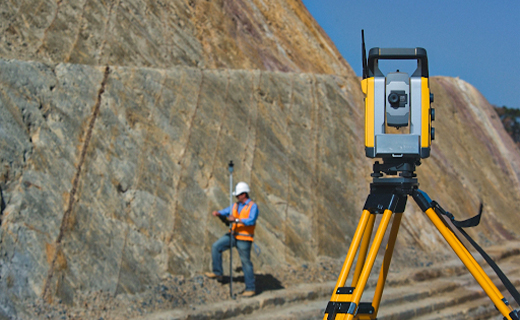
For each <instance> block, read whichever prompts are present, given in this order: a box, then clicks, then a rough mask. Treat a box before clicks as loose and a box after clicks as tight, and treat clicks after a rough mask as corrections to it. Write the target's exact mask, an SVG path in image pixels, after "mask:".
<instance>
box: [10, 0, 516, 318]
mask: <svg viewBox="0 0 520 320" xmlns="http://www.w3.org/2000/svg"><path fill="white" fill-rule="evenodd" d="M153 3H154V2H144V1H135V2H124V3H123V2H101V1H94V0H89V1H84V2H81V3H77V2H72V1H70V2H69V1H66V0H63V1H58V2H53V1H41V2H38V5H36V4H35V3H33V2H31V1H26V2H16V1H4V2H2V3H1V4H0V14H1V15H2V17H3V18H2V19H1V20H0V23H1V25H0V27H1V30H5V32H3V33H2V34H1V35H0V37H1V41H0V57H1V58H2V59H0V148H1V149H0V150H1V153H0V190H1V193H0V195H1V200H2V201H0V204H1V211H2V215H1V227H0V241H1V243H0V317H1V315H2V314H8V315H10V316H18V317H21V318H24V317H28V318H30V316H29V315H27V314H25V313H24V310H26V305H27V304H28V303H31V302H32V301H35V300H37V299H39V298H45V299H46V301H53V302H56V301H59V300H61V301H62V302H63V303H65V304H68V305H74V304H75V303H76V302H77V296H78V295H81V294H88V293H89V292H93V291H100V290H102V291H103V292H108V293H109V294H110V295H112V296H117V295H119V294H121V293H128V294H133V293H136V292H141V291H143V290H147V288H148V287H149V286H154V285H158V284H160V283H161V282H162V281H164V279H165V278H167V277H168V276H170V275H184V276H187V277H189V276H193V275H195V274H198V273H200V272H202V271H205V270H208V268H209V264H210V254H209V253H210V247H211V244H212V242H213V241H215V240H216V239H217V238H218V237H219V236H221V235H222V234H223V233H224V232H225V231H226V228H225V227H224V226H223V225H222V224H221V223H220V222H219V221H218V220H217V219H214V218H213V217H212V216H211V215H210V214H209V212H211V211H212V210H215V209H219V208H221V207H223V206H226V205H227V204H228V201H229V198H228V188H229V185H228V184H229V182H228V172H227V163H228V161H229V160H231V159H233V160H234V161H235V163H236V172H235V175H234V176H235V181H239V180H244V181H247V182H248V183H250V184H251V186H252V195H253V197H254V200H255V201H256V202H257V203H258V204H259V206H260V218H259V223H258V227H257V233H256V239H257V240H256V242H257V244H258V245H259V247H260V248H261V250H262V253H261V254H260V255H259V256H256V255H253V262H254V264H255V268H256V270H257V271H262V270H264V269H268V268H275V267H280V268H283V266H286V265H298V264H301V263H313V262H314V261H316V260H317V258H318V257H320V256H329V257H333V258H341V257H342V256H344V255H345V253H346V251H347V248H348V245H349V243H350V239H351V237H352V234H353V232H354V230H355V228H356V224H357V219H358V218H359V216H360V213H361V209H362V206H363V204H364V201H365V198H366V195H367V193H368V184H369V181H370V180H369V173H370V169H371V168H370V167H371V161H370V160H368V159H366V158H365V157H364V150H363V141H362V139H363V114H364V110H363V100H362V99H363V95H362V93H361V90H360V86H359V79H358V78H357V77H355V75H354V74H353V72H352V71H351V69H350V67H349V66H348V64H346V62H345V61H344V60H343V59H342V58H341V57H340V56H339V54H338V53H337V50H336V49H335V48H334V46H333V44H332V43H331V42H330V40H329V39H328V37H327V36H326V35H325V34H324V33H323V32H322V31H321V29H320V28H319V26H317V24H316V23H315V22H314V20H312V18H311V17H310V15H309V14H308V12H307V11H306V10H305V8H304V7H303V5H302V4H301V3H300V2H299V1H274V0H271V1H266V0H264V1H260V0H250V1H245V0H244V1H220V2H219V1H208V2H206V1H186V2H184V1H171V2H165V3H164V4H163V7H159V5H157V6H154V5H153ZM13 58H16V60H14V59H13ZM23 60H36V61H23ZM150 66H151V67H153V68H150ZM280 71H284V72H280ZM286 71H290V72H286ZM431 88H432V92H433V93H434V94H435V103H434V107H435V108H436V111H437V121H435V123H434V126H435V127H436V129H437V140H435V141H434V143H433V150H432V157H431V158H430V159H426V160H424V161H423V165H422V166H421V167H419V169H418V175H419V181H420V183H421V188H422V189H423V190H425V191H426V192H428V193H429V194H430V196H431V197H432V198H433V199H434V200H438V201H439V202H440V203H441V204H442V205H443V206H444V207H445V208H446V209H447V210H449V211H451V212H453V213H454V214H455V215H456V217H457V218H459V219H462V218H467V217H469V216H471V215H473V214H475V213H476V211H477V209H478V206H479V203H480V201H483V202H484V204H485V212H484V216H483V220H482V222H481V225H480V226H479V227H478V228H475V229H473V230H470V231H469V232H470V234H471V235H472V236H474V237H475V238H476V239H478V241H479V242H480V243H481V244H483V245H490V244H500V243H503V242H505V241H509V240H513V239H518V233H517V232H516V230H518V229H519V227H520V221H519V220H518V218H517V217H518V215H517V214H516V213H514V211H513V210H511V208H515V207H517V206H518V205H519V204H520V183H519V179H520V169H519V168H520V154H519V152H518V149H517V148H516V146H515V145H514V143H513V142H512V141H511V139H510V138H509V137H508V136H507V133H506V132H505V131H504V129H503V128H502V125H501V123H500V119H499V118H498V117H497V116H496V113H495V112H494V110H493V108H492V106H490V105H489V103H488V102H487V101H486V100H485V99H484V98H483V97H482V96H481V95H480V93H478V92H477V91H476V90H475V89H474V88H473V87H472V86H471V85H469V84H467V83H465V82H464V81H462V80H459V79H451V78H444V77H434V78H432V81H431ZM419 216H421V217H419ZM449 257H451V253H450V251H449V249H448V248H447V246H446V244H445V243H444V241H443V240H442V239H441V238H440V236H439V235H438V233H437V231H436V230H435V229H434V228H433V227H432V226H431V224H430V223H429V222H428V221H426V219H425V218H424V217H423V214H422V212H420V210H419V209H418V208H417V206H415V204H413V202H410V204H409V205H408V206H407V210H406V213H405V215H404V217H403V223H402V228H401V232H400V235H399V237H398V243H397V248H396V254H395V258H394V260H393V266H392V268H400V267H401V266H404V265H406V266H414V265H418V266H420V265H423V264H426V263H429V262H431V261H441V260H444V259H447V258H449ZM235 262H236V263H237V264H236V266H238V265H239V263H238V261H235ZM226 272H227V271H226Z"/></svg>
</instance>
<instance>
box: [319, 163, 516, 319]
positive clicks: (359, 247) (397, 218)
mask: <svg viewBox="0 0 520 320" xmlns="http://www.w3.org/2000/svg"><path fill="white" fill-rule="evenodd" d="M418 164H419V162H418V160H417V161H411V162H407V163H401V162H399V161H395V160H394V159H386V161H385V163H383V164H380V163H379V162H376V163H375V164H374V173H373V174H372V177H373V178H374V179H373V182H372V183H371V184H370V194H369V195H368V197H367V200H366V203H365V206H364V208H363V213H362V215H361V219H360V221H359V224H358V226H357V229H356V232H355V233H354V237H353V238H352V243H351V245H350V248H349V250H348V253H347V257H346V259H345V262H344V264H343V267H342V269H341V273H340V275H339V278H338V281H337V283H336V286H335V288H334V293H333V294H332V297H331V299H330V302H329V303H328V305H327V308H326V310H325V316H324V318H323V319H324V320H339V319H341V320H343V319H345V320H352V319H360V320H361V319H377V313H378V310H379V305H380V302H381V297H382V295H383V289H384V285H385V281H386V277H387V275H388V270H389V267H390V261H391V260H392V253H393V251H394V245H395V242H396V239H397V233H398V231H399V226H400V223H401V217H402V214H403V212H404V209H405V206H406V201H407V198H408V196H409V195H410V196H412V198H413V199H414V200H415V202H416V203H417V205H418V206H419V207H420V208H421V210H422V211H424V212H425V213H426V215H427V216H428V218H429V219H430V220H431V221H432V222H433V224H434V225H435V227H436V228H437V230H439V232H440V233H441V234H442V236H443V237H444V239H446V241H447V242H448V244H449V245H450V247H451V248H452V249H453V250H454V251H455V253H456V254H457V256H458V257H459V258H460V260H461V261H462V262H463V263H464V265H465V266H466V267H467V268H468V270H469V272H470V273H471V274H472V275H473V277H474V278H475V279H476V280H477V282H478V283H479V284H480V286H481V287H482V289H484V291H485V292H486V294H487V295H488V296H489V298H490V299H491V300H492V301H493V303H494V304H495V306H496V308H497V309H498V310H499V311H500V312H501V313H502V315H504V319H508V320H518V319H520V318H519V313H518V311H515V310H513V309H512V308H511V306H510V305H509V303H508V302H507V300H506V299H505V298H504V296H503V295H502V294H501V293H500V291H499V290H498V289H497V287H496V286H495V285H494V284H493V282H492V281H491V279H490V278H489V277H488V276H487V274H486V273H485V272H484V270H483V269H482V267H481V266H480V265H479V264H478V262H477V261H476V260H475V258H473V256H472V255H471V253H470V252H469V251H468V250H467V249H466V247H465V246H464V245H463V244H462V242H461V241H460V239H459V238H458V237H457V235H456V234H455V233H454V231H453V230H452V228H451V227H450V225H449V224H448V223H447V222H446V221H445V220H444V219H443V217H442V216H441V214H442V212H441V211H442V209H439V208H440V206H438V204H436V203H435V202H434V201H431V200H430V198H429V197H428V195H427V194H426V193H424V192H423V191H421V190H419V189H418V186H419V184H418V181H417V178H416V174H415V173H414V171H415V167H416V165H418ZM381 172H385V173H390V174H396V173H397V172H398V173H400V176H399V177H395V178H385V177H382V175H383V174H382V173H381ZM378 214H382V218H381V221H380V223H379V226H378V227H377V231H376V233H375V235H374V238H373V241H372V245H371V246H369V244H370V240H371V238H372V231H373V229H374V225H375V221H376V215H378ZM392 216H394V218H393V222H392V224H391V225H392V226H391V228H390V235H389V237H388V242H387V247H386V251H385V255H384V258H383V262H382V267H381V271H380V274H379V279H378V281H377V285H376V288H375V292H374V297H373V300H372V302H371V303H370V302H365V303H364V302H360V299H361V296H362V295H363V291H364V290H365V287H366V284H367V281H368V278H369V275H370V272H371V270H372V268H373V266H374V263H375V260H376V256H377V253H378V251H379V249H380V247H381V244H382V241H383V238H384V236H385V233H386V232H387V229H388V228H389V225H390V221H391V218H392ZM358 252H359V253H358ZM356 254H358V258H357V262H356V265H355V269H354V274H353V278H352V284H351V285H350V286H345V283H346V281H347V278H348V276H349V273H350V271H351V269H352V267H353V266H354V260H355V259H354V258H355V256H356Z"/></svg>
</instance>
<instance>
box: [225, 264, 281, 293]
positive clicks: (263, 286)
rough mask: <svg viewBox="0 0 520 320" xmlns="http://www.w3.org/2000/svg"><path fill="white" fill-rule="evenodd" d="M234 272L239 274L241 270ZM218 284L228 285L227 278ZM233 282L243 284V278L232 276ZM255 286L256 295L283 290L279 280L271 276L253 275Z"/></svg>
mask: <svg viewBox="0 0 520 320" xmlns="http://www.w3.org/2000/svg"><path fill="white" fill-rule="evenodd" d="M236 271H237V272H240V271H242V268H237V270H236ZM220 282H221V283H222V284H229V276H224V277H223V278H222V280H221V281H220ZM233 282H242V283H244V282H245V280H244V276H233ZM255 286H256V294H260V293H262V292H264V291H273V290H280V289H285V287H284V286H282V283H281V282H280V280H278V279H276V278H275V277H273V276H272V275H271V274H255Z"/></svg>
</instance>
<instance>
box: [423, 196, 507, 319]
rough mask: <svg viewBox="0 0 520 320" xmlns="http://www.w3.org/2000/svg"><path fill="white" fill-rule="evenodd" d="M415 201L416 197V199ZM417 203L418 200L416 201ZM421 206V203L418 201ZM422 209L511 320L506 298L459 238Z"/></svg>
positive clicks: (435, 214) (431, 214)
mask: <svg viewBox="0 0 520 320" xmlns="http://www.w3.org/2000/svg"><path fill="white" fill-rule="evenodd" d="M414 199H415V197H414ZM416 201H417V199H416ZM417 203H418V204H419V201H417ZM419 206H420V207H421V209H423V211H424V212H425V213H426V215H427V216H428V218H430V220H431V221H432V222H433V224H434V225H435V227H436V228H437V230H439V232H440V233H441V234H442V236H443V237H444V239H445V240H446V241H447V242H448V244H449V245H450V247H451V248H452V249H453V251H454V252H455V253H456V254H457V256H458V257H459V259H460V260H461V261H462V263H464V265H465V266H466V268H468V270H469V272H470V273H471V274H472V275H473V277H474V278H475V280H477V282H478V284H479V285H480V286H481V287H482V289H483V290H484V291H485V292H486V294H487V295H488V297H489V298H490V299H491V301H493V303H494V304H495V307H496V308H497V309H498V310H499V311H500V313H502V315H503V316H504V317H505V319H508V320H510V319H511V317H510V315H509V314H510V313H511V312H512V311H513V309H512V308H511V307H510V306H508V305H506V304H505V302H504V300H503V299H504V296H503V295H502V294H501V293H500V291H499V290H498V289H497V287H496V286H495V285H494V284H493V282H492V281H491V279H490V278H489V277H488V276H487V274H486V273H485V271H484V270H483V269H482V267H481V266H480V265H479V264H478V262H477V261H476V260H475V258H473V256H472V255H471V253H470V252H469V251H468V250H467V249H466V247H464V245H463V244H462V242H461V241H460V240H459V239H458V238H457V236H456V235H455V234H454V233H453V231H452V230H450V228H449V227H448V226H446V225H445V223H444V220H442V219H441V218H440V217H439V215H438V214H437V213H436V212H435V210H433V209H432V208H431V207H430V208H427V209H426V210H424V208H423V206H421V204H419Z"/></svg>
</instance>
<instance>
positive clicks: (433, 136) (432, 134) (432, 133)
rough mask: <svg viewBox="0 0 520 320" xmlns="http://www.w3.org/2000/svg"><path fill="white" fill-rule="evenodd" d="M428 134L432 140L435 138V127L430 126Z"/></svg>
mask: <svg viewBox="0 0 520 320" xmlns="http://www.w3.org/2000/svg"><path fill="white" fill-rule="evenodd" d="M430 134H431V137H432V140H435V128H432V130H431V133H430Z"/></svg>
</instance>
